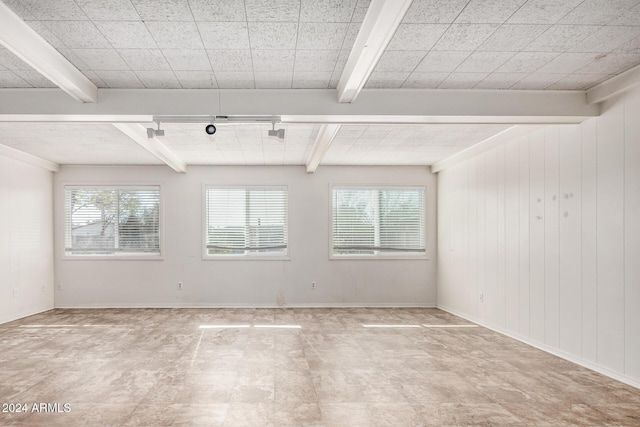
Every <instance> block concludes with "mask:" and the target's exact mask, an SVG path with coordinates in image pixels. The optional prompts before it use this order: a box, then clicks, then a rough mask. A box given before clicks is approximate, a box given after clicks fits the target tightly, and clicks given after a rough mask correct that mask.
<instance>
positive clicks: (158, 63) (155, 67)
mask: <svg viewBox="0 0 640 427" xmlns="http://www.w3.org/2000/svg"><path fill="white" fill-rule="evenodd" d="M118 53H119V54H120V56H121V57H122V58H123V59H124V60H125V61H126V62H127V64H129V67H131V69H132V70H134V71H138V70H143V71H169V70H171V67H169V64H168V63H167V61H166V60H165V59H164V55H163V54H162V51H160V49H119V50H118Z"/></svg>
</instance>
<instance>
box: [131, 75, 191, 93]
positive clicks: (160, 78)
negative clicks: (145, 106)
mask: <svg viewBox="0 0 640 427" xmlns="http://www.w3.org/2000/svg"><path fill="white" fill-rule="evenodd" d="M136 74H137V75H138V78H139V79H140V81H141V82H142V84H144V86H145V87H146V88H149V89H180V88H181V87H182V86H180V82H178V79H176V76H175V74H173V71H136Z"/></svg>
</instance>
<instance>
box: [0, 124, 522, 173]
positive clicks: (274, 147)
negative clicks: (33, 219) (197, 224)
mask: <svg viewBox="0 0 640 427" xmlns="http://www.w3.org/2000/svg"><path fill="white" fill-rule="evenodd" d="M143 125H144V126H145V127H148V126H152V127H154V128H155V127H156V125H155V124H148V123H145V124H143ZM276 127H277V128H284V129H285V132H286V133H285V139H284V141H280V140H277V139H274V138H270V137H268V136H267V130H269V129H271V125H265V124H250V125H247V124H242V125H240V124H235V125H225V124H220V125H218V126H217V128H218V130H217V132H216V134H215V135H214V136H209V135H207V134H206V133H205V132H204V126H203V125H202V124H168V123H165V124H162V125H161V128H162V129H164V130H165V136H164V137H163V138H161V139H160V140H161V141H162V142H163V143H164V144H165V145H166V146H167V147H169V148H170V149H171V151H173V152H174V153H175V154H176V155H177V156H178V157H179V158H180V159H181V160H183V161H184V162H185V163H187V164H188V165H304V164H305V163H306V162H307V159H308V158H309V155H310V153H311V147H312V146H313V143H314V141H315V138H316V136H317V134H318V131H319V128H320V126H319V125H309V124H286V125H284V124H279V125H277V126H276ZM508 127H509V126H508V125H468V124H466V125H444V124H442V125H367V126H361V125H343V126H342V127H341V129H340V130H339V132H338V134H337V136H336V138H335V140H334V141H333V143H332V144H331V146H330V147H329V149H328V151H327V153H326V154H325V157H324V159H323V161H322V164H323V165H389V164H393V165H430V164H432V163H434V162H436V161H438V160H442V159H444V158H446V157H449V156H450V155H452V154H455V153H457V152H458V151H460V150H462V149H464V148H466V147H469V146H471V145H473V144H475V143H478V142H480V141H482V140H484V139H486V138H488V137H490V136H492V135H494V134H496V133H498V132H501V131H503V130H505V129H507V128H508ZM0 144H4V145H7V146H9V147H12V148H15V149H17V150H20V151H24V152H26V153H29V154H33V155H35V156H38V157H40V158H42V159H45V160H49V161H52V162H54V163H59V164H96V165H109V164H112V165H119V164H121V165H154V164H163V163H162V162H161V161H160V160H158V159H157V158H156V157H154V156H153V155H151V154H150V153H148V152H147V151H146V150H144V149H143V148H142V147H140V146H139V145H138V144H136V143H135V142H134V141H133V140H131V139H130V138H129V137H127V136H126V135H124V134H123V133H122V132H120V131H119V130H118V129H116V128H115V127H114V126H112V125H110V124H92V123H76V124H69V123H1V122H0Z"/></svg>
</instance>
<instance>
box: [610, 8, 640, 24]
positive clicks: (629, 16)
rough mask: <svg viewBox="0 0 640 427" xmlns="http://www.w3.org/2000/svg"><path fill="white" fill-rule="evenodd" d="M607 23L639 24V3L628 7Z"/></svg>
mask: <svg viewBox="0 0 640 427" xmlns="http://www.w3.org/2000/svg"><path fill="white" fill-rule="evenodd" d="M609 25H631V26H640V3H638V5H637V6H636V7H634V8H632V9H629V10H628V11H627V12H625V13H624V15H622V16H620V17H619V18H617V19H615V20H613V21H611V22H610V23H609Z"/></svg>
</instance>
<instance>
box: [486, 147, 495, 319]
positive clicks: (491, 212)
mask: <svg viewBox="0 0 640 427" xmlns="http://www.w3.org/2000/svg"><path fill="white" fill-rule="evenodd" d="M485 158H486V160H487V163H486V166H485V177H486V188H485V193H486V202H485V212H486V216H485V218H486V236H485V239H486V248H487V249H486V250H487V255H486V266H485V269H486V277H487V280H486V282H485V295H484V297H485V298H484V301H485V304H484V305H485V310H486V311H485V319H486V320H487V321H488V322H489V323H490V324H492V325H496V324H497V320H498V319H497V318H498V310H497V307H498V283H497V282H498V150H497V149H496V150H491V151H489V152H488V153H486V154H485Z"/></svg>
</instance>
